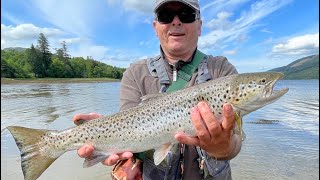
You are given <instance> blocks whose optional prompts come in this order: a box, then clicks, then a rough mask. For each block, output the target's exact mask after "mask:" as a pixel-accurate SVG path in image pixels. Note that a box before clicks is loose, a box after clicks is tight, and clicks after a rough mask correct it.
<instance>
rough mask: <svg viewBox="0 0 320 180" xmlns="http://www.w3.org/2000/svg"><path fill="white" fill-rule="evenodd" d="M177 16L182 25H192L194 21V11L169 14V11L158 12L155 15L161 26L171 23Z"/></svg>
mask: <svg viewBox="0 0 320 180" xmlns="http://www.w3.org/2000/svg"><path fill="white" fill-rule="evenodd" d="M176 15H178V17H179V19H180V21H181V22H182V23H192V22H194V21H195V20H196V13H195V12H194V11H190V10H189V11H185V10H184V11H180V12H170V11H165V10H163V11H159V12H158V13H157V20H158V21H159V22H160V23H162V24H168V23H171V22H172V20H173V18H174V17H175V16H176Z"/></svg>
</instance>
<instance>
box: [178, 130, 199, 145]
mask: <svg viewBox="0 0 320 180" xmlns="http://www.w3.org/2000/svg"><path fill="white" fill-rule="evenodd" d="M175 138H176V139H177V140H178V141H179V142H180V143H182V144H188V145H193V146H199V145H200V140H199V138H198V137H191V136H188V135H186V134H183V133H177V134H176V135H175Z"/></svg>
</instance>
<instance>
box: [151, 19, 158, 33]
mask: <svg viewBox="0 0 320 180" xmlns="http://www.w3.org/2000/svg"><path fill="white" fill-rule="evenodd" d="M157 25H158V23H157V21H156V20H153V22H152V26H153V29H154V32H155V33H156V36H158V31H157Z"/></svg>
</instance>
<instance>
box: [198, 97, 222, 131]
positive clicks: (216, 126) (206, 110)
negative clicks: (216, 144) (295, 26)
mask: <svg viewBox="0 0 320 180" xmlns="http://www.w3.org/2000/svg"><path fill="white" fill-rule="evenodd" d="M198 107H199V110H200V114H201V117H202V119H203V121H204V123H205V124H206V127H207V129H208V132H209V133H210V136H214V135H215V134H219V133H220V131H221V127H220V123H219V121H218V120H217V119H216V117H215V116H214V114H213V112H212V111H211V109H210V107H209V106H208V104H207V103H206V102H204V101H201V102H199V104H198Z"/></svg>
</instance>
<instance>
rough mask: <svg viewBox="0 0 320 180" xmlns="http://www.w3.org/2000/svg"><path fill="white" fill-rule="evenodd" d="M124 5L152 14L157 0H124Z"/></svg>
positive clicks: (127, 8) (128, 8)
mask: <svg viewBox="0 0 320 180" xmlns="http://www.w3.org/2000/svg"><path fill="white" fill-rule="evenodd" d="M122 6H123V7H124V8H125V9H126V10H133V11H136V12H139V13H143V14H152V12H153V8H154V6H155V0H152V1H150V0H147V1H141V0H122Z"/></svg>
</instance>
